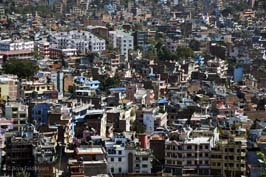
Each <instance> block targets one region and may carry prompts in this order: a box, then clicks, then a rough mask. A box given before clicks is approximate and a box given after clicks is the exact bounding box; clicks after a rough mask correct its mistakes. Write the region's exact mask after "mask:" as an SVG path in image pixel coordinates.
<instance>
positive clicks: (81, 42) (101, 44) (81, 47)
mask: <svg viewBox="0 0 266 177" xmlns="http://www.w3.org/2000/svg"><path fill="white" fill-rule="evenodd" d="M50 43H51V44H54V45H56V46H57V48H59V49H77V50H78V51H80V52H82V53H86V52H102V51H104V50H105V40H104V39H100V38H98V37H97V36H95V35H93V34H92V33H90V32H88V31H69V32H59V33H53V34H51V36H50Z"/></svg>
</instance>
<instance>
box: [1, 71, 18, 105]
mask: <svg viewBox="0 0 266 177" xmlns="http://www.w3.org/2000/svg"><path fill="white" fill-rule="evenodd" d="M17 82H18V78H17V76H14V75H2V76H1V77H0V98H1V99H2V100H5V101H7V100H16V99H17V94H18V87H17Z"/></svg>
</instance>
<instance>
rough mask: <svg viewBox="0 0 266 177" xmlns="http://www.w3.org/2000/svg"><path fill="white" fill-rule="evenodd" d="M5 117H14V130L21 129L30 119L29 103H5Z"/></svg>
mask: <svg viewBox="0 0 266 177" xmlns="http://www.w3.org/2000/svg"><path fill="white" fill-rule="evenodd" d="M5 117H6V118H8V119H14V122H13V123H14V130H17V131H21V130H22V127H24V126H25V125H26V123H27V121H28V105H24V104H22V103H17V102H7V103H6V104H5Z"/></svg>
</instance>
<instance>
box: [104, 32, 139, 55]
mask: <svg viewBox="0 0 266 177" xmlns="http://www.w3.org/2000/svg"><path fill="white" fill-rule="evenodd" d="M109 39H110V41H111V44H112V46H113V48H118V49H119V51H120V55H123V56H124V57H125V58H126V59H128V50H129V49H133V48H134V40H133V36H131V34H129V33H125V32H123V31H109Z"/></svg>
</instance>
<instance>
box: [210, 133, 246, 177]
mask: <svg viewBox="0 0 266 177" xmlns="http://www.w3.org/2000/svg"><path fill="white" fill-rule="evenodd" d="M246 152H247V140H246V138H244V137H235V138H232V139H227V140H221V141H219V142H218V143H217V146H215V147H214V148H212V150H211V153H210V155H211V156H210V157H211V158H210V166H211V174H212V175H221V174H222V175H223V176H245V175H246V172H247V171H246Z"/></svg>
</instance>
